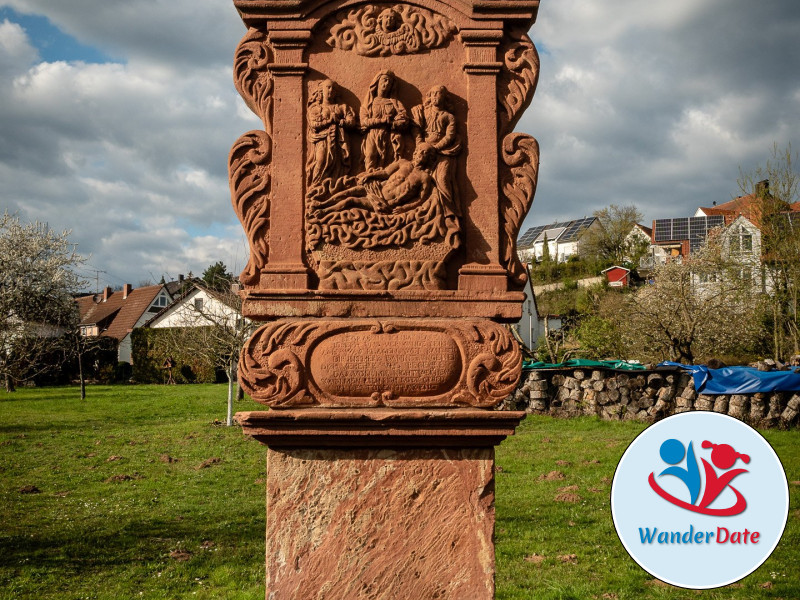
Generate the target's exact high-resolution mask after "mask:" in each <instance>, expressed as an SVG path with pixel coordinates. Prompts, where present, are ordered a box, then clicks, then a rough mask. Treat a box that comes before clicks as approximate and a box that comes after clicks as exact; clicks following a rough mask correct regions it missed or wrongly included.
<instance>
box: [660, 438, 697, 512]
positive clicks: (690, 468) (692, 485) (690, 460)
mask: <svg viewBox="0 0 800 600" xmlns="http://www.w3.org/2000/svg"><path fill="white" fill-rule="evenodd" d="M659 453H660V454H661V458H662V459H663V460H664V462H665V463H667V464H668V465H677V464H678V463H679V462H681V461H682V460H683V456H684V453H685V454H686V468H685V469H684V468H682V467H677V466H672V467H667V468H666V469H664V470H663V471H661V473H660V474H659V477H661V475H674V476H675V477H677V478H678V479H680V480H681V481H683V483H685V484H686V487H687V488H688V489H689V495H690V496H691V502H690V504H694V503H695V502H696V501H697V497H698V496H699V495H700V469H699V468H698V466H697V459H696V458H695V456H694V448H692V443H691V442H689V450H688V451H686V450H684V447H683V444H682V443H681V442H679V441H678V440H676V439H670V440H667V441H665V442H664V443H663V444H661V449H660V450H659Z"/></svg>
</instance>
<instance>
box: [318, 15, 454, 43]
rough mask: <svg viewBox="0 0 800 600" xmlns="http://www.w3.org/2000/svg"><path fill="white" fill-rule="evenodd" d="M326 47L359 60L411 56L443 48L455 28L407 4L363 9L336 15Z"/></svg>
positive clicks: (437, 16)
mask: <svg viewBox="0 0 800 600" xmlns="http://www.w3.org/2000/svg"><path fill="white" fill-rule="evenodd" d="M334 20H335V21H336V22H337V24H336V25H333V26H332V27H331V35H330V38H328V45H330V46H331V47H333V48H339V49H342V50H351V51H353V52H355V53H357V54H359V55H361V56H390V55H393V54H395V55H396V54H414V53H416V52H420V51H423V50H430V49H432V48H438V47H440V46H444V45H445V44H446V43H447V42H448V41H449V40H450V38H451V37H452V36H453V33H454V32H455V31H456V26H455V24H454V23H452V22H451V21H450V20H448V19H446V18H445V17H443V16H442V15H437V14H435V13H433V12H431V11H429V10H426V9H423V8H417V7H414V6H410V5H408V4H396V5H394V6H391V7H386V6H375V5H367V6H362V7H360V8H356V9H353V10H349V11H342V12H340V13H338V14H337V15H336V16H335V17H334Z"/></svg>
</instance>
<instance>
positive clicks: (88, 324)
mask: <svg viewBox="0 0 800 600" xmlns="http://www.w3.org/2000/svg"><path fill="white" fill-rule="evenodd" d="M75 302H76V304H77V305H78V311H79V313H80V321H79V327H80V332H81V335H83V336H86V337H110V338H114V339H115V340H117V342H118V346H117V358H118V360H119V361H120V362H128V363H129V362H131V332H132V331H133V330H134V329H135V328H137V327H141V326H142V325H144V323H146V322H147V321H148V320H150V319H151V318H152V317H153V315H155V314H156V313H158V312H159V311H161V310H162V309H163V308H165V307H166V306H168V305H169V304H171V303H172V297H171V296H170V294H169V292H168V291H167V289H166V286H164V285H148V286H144V287H141V288H136V289H134V288H133V286H131V284H129V283H126V284H125V285H124V286H122V289H121V290H119V291H116V292H115V291H113V290H112V289H111V288H110V287H106V288H105V289H104V290H103V292H102V293H100V294H91V295H88V296H81V297H79V298H76V299H75Z"/></svg>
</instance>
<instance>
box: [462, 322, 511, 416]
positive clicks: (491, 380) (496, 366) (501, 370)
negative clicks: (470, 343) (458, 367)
mask: <svg viewBox="0 0 800 600" xmlns="http://www.w3.org/2000/svg"><path fill="white" fill-rule="evenodd" d="M484 334H485V338H484V340H483V344H484V345H485V346H486V345H488V346H489V349H490V350H491V351H490V352H483V353H481V354H478V355H477V356H476V357H475V358H474V359H472V362H470V364H469V367H468V369H467V378H466V379H467V381H466V383H467V390H468V391H469V392H470V394H472V396H473V398H475V399H476V402H472V403H471V404H473V405H475V406H495V405H497V404H498V403H500V402H502V401H503V400H504V399H505V398H506V397H507V396H508V395H509V394H511V393H512V392H513V391H514V389H515V388H516V386H517V382H518V381H519V378H520V374H521V373H522V351H521V350H520V347H519V344H518V343H517V342H516V341H515V340H514V339H513V338H512V337H511V334H510V333H509V332H508V330H506V329H503V328H501V327H500V326H499V325H495V326H494V327H491V328H489V330H488V332H484Z"/></svg>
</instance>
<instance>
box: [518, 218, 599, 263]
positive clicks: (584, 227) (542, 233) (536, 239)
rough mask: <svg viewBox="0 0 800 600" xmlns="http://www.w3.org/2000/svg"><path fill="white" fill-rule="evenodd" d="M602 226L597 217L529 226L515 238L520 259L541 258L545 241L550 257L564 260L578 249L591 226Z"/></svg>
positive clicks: (531, 259) (576, 252)
mask: <svg viewBox="0 0 800 600" xmlns="http://www.w3.org/2000/svg"><path fill="white" fill-rule="evenodd" d="M598 227H602V225H600V221H599V220H598V219H597V217H585V218H583V219H575V220H574V221H561V222H556V223H551V224H550V225H537V226H535V227H531V228H530V229H528V230H527V231H526V232H525V233H523V234H522V236H520V238H519V239H518V240H517V252H518V253H519V257H520V260H522V262H524V263H529V262H532V261H534V260H541V258H542V254H543V253H544V245H545V243H547V246H548V250H549V253H550V258H551V259H552V260H554V261H556V262H566V261H567V260H568V259H569V257H570V256H575V255H577V254H578V252H579V250H580V240H581V238H582V237H583V235H584V234H585V233H586V232H587V231H589V230H590V229H592V228H598Z"/></svg>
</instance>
